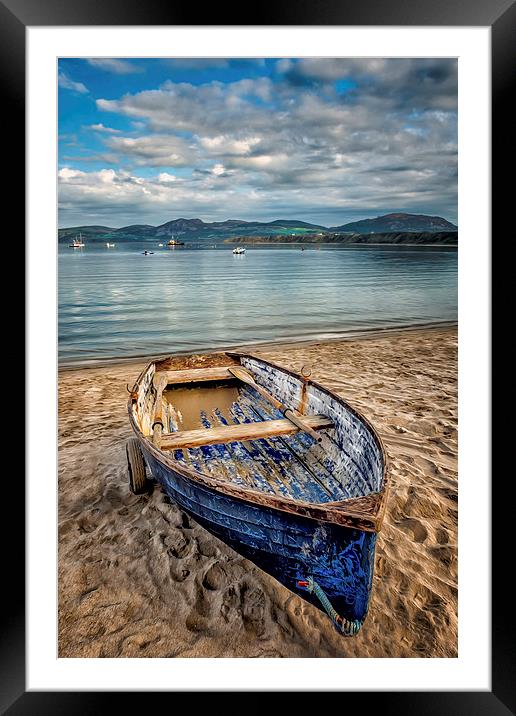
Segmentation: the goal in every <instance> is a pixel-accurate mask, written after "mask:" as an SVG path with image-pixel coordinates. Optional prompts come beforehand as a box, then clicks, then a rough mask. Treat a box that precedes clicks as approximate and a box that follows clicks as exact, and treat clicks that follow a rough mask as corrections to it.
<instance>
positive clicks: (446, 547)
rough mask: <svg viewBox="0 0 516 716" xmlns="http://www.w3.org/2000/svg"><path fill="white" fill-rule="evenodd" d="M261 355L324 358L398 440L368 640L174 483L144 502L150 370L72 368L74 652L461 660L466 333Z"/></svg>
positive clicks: (331, 383) (69, 549) (319, 373)
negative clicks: (292, 585) (258, 559)
mask: <svg viewBox="0 0 516 716" xmlns="http://www.w3.org/2000/svg"><path fill="white" fill-rule="evenodd" d="M255 352H256V353H259V354H261V355H264V356H265V357H268V358H270V359H271V360H274V361H276V362H278V363H280V364H283V365H285V366H287V367H291V368H293V369H296V370H299V369H300V367H301V366H302V365H303V364H310V365H311V366H312V377H313V378H314V379H315V380H317V381H318V382H320V383H322V384H324V385H326V386H327V387H329V388H330V389H332V390H334V391H335V392H337V393H338V394H339V395H342V396H343V397H344V398H345V399H346V400H347V401H348V402H349V403H350V405H351V406H353V407H355V408H356V409H358V410H359V411H360V412H361V413H362V414H363V415H365V416H366V417H367V418H368V419H369V420H370V421H371V422H372V423H373V425H374V426H375V428H376V429H377V430H378V432H379V434H380V435H381V437H382V439H383V441H384V445H385V448H386V451H387V454H388V458H389V463H390V470H391V489H390V493H389V495H388V501H387V510H386V516H385V521H384V524H383V528H382V531H381V532H380V535H379V540H378V546H377V549H376V564H375V576H374V586H373V595H372V599H371V604H370V609H369V615H368V617H367V619H366V622H365V624H364V626H363V628H362V630H361V632H360V633H359V634H358V636H356V637H353V638H344V637H342V636H339V634H338V633H337V632H336V631H335V630H334V628H333V627H332V624H331V622H330V620H329V619H328V618H327V617H326V615H325V614H323V613H322V612H321V611H319V610H318V609H316V608H315V607H312V606H311V605H310V604H308V603H306V602H304V601H303V600H302V599H300V598H299V597H297V596H295V595H294V594H292V593H291V592H290V591H288V590H287V589H286V588H284V587H283V586H281V585H280V584H279V583H278V582H276V581H275V580H274V579H273V578H272V577H270V576H269V575H267V574H265V573H264V572H262V571H261V570H259V569H258V568H257V567H255V566H254V565H253V564H251V563H250V562H249V561H247V560H245V559H243V558H242V557H240V556H239V555H237V554H236V553H235V552H234V551H233V550H231V549H230V548H229V547H227V546H226V545H225V544H223V543H221V542H220V541H219V540H217V539H216V538H215V537H212V536H211V535H210V534H209V533H208V532H206V531H205V530H204V529H203V528H201V527H200V526H198V525H197V524H195V522H194V521H193V520H192V519H191V518H189V517H188V516H187V515H185V514H184V513H182V512H181V511H180V510H179V509H178V508H177V507H176V506H174V505H173V504H170V503H169V502H168V501H167V499H166V498H165V495H164V494H163V493H162V492H161V490H160V489H159V488H157V487H156V488H155V489H154V490H153V492H152V493H151V494H150V495H145V496H142V497H136V496H134V495H132V494H131V493H130V492H129V489H128V482H127V471H126V457H125V441H126V439H127V438H129V437H131V430H130V427H129V422H128V418H127V412H126V402H127V391H126V384H129V385H132V384H133V382H134V380H135V379H136V377H137V376H138V374H139V372H140V371H141V369H142V368H143V366H144V364H145V363H146V362H147V361H138V362H134V363H125V364H122V363H120V364H113V365H109V366H105V367H94V368H80V369H73V370H61V371H60V373H59V656H60V657H265V658H267V657H287V658H288V657H427V658H428V657H456V656H457V508H458V504H457V498H458V489H457V329H456V328H454V327H450V328H433V329H430V328H429V329H417V330H411V331H405V332H398V333H395V332H392V333H390V332H385V333H383V334H375V335H371V336H367V337H361V338H354V339H351V340H340V341H331V342H330V341H329V342H318V343H307V344H305V343H298V344H295V345H289V346H266V347H261V348H260V349H257V350H255Z"/></svg>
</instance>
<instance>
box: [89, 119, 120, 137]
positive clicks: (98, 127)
mask: <svg viewBox="0 0 516 716" xmlns="http://www.w3.org/2000/svg"><path fill="white" fill-rule="evenodd" d="M87 129H93V131H94V132H106V133H107V134H120V132H121V130H120V129H114V128H113V127H105V126H104V125H103V124H102V122H100V123H99V124H89V125H88V126H87Z"/></svg>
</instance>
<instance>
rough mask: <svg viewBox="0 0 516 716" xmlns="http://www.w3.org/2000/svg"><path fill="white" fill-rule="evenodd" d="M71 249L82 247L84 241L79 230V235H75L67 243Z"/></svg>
mask: <svg viewBox="0 0 516 716" xmlns="http://www.w3.org/2000/svg"><path fill="white" fill-rule="evenodd" d="M68 246H69V247H70V248H71V249H82V248H83V246H84V242H83V240H82V234H81V233H80V232H79V237H75V239H74V240H73V241H72V243H71V244H68Z"/></svg>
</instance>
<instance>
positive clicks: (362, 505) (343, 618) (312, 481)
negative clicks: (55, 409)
mask: <svg viewBox="0 0 516 716" xmlns="http://www.w3.org/2000/svg"><path fill="white" fill-rule="evenodd" d="M308 375H309V374H308V373H307V372H306V371H305V375H302V374H300V373H295V372H293V371H290V370H287V369H285V368H282V367H280V366H278V365H275V364H273V363H270V362H268V361H266V360H263V359H262V358H259V357H256V356H253V355H250V354H246V353H235V352H232V353H219V354H211V355H204V356H203V355H197V356H195V355H194V356H188V357H186V358H185V357H169V358H163V359H159V360H155V361H153V362H151V363H150V364H149V365H148V366H147V367H146V368H145V369H144V371H143V372H142V373H141V375H140V376H139V378H138V380H137V381H136V383H135V385H134V387H133V388H132V390H131V391H130V397H129V401H128V411H129V420H130V423H131V427H132V429H133V431H134V433H135V438H133V439H131V440H129V442H128V443H127V457H128V472H129V481H130V486H131V489H132V490H133V492H135V493H137V494H138V493H141V492H145V491H146V490H147V489H148V486H149V481H148V479H147V474H146V466H147V468H148V470H149V471H150V473H151V475H152V477H153V478H154V479H155V480H156V481H157V482H158V483H159V484H160V485H161V488H162V489H163V490H164V491H165V492H166V494H167V495H168V496H169V497H170V498H171V499H172V500H173V501H175V502H176V503H177V504H178V505H179V506H180V507H181V509H183V510H184V511H185V512H187V513H188V514H190V515H191V516H192V517H193V518H194V519H195V520H196V521H197V522H198V523H200V524H201V525H202V526H203V527H205V528H206V529H207V530H209V531H210V532H211V533H212V534H214V535H216V536H217V537H218V538H220V539H221V540H223V541H224V542H226V543H227V544H228V545H230V546H231V547H232V548H233V549H234V550H236V551H237V552H239V553H240V554H242V555H243V556H244V557H246V558H247V559H249V560H251V561H252V562H254V563H255V564H256V565H257V566H258V567H260V568H261V569H263V570H264V571H265V572H268V573H269V574H271V575H272V576H273V577H275V578H276V579H277V580H278V581H279V582H281V583H282V584H283V585H285V586H286V587H287V588H288V589H290V590H291V591H292V592H294V593H295V594H297V595H299V596H300V597H302V598H303V599H305V600H307V601H308V602H310V603H312V604H314V605H315V606H317V607H319V608H320V609H322V610H323V611H326V612H327V614H328V615H329V616H330V618H331V619H332V621H333V623H334V624H335V626H336V628H337V629H338V630H339V631H340V633H342V634H344V635H347V636H350V635H353V634H356V633H357V632H358V630H359V629H360V627H361V626H362V624H363V622H364V619H365V617H366V614H367V610H368V604H369V598H370V594H371V588H372V582H373V568H374V554H375V544H376V538H377V533H378V531H379V529H380V526H381V522H382V518H383V514H384V508H385V499H386V489H387V466H386V456H385V452H384V449H383V447H382V443H381V441H380V439H379V437H378V435H377V434H376V432H375V430H374V429H373V427H372V426H371V425H370V424H369V422H368V421H367V420H366V419H365V418H364V417H362V416H361V415H360V414H359V413H357V412H356V410H354V409H353V408H352V407H351V406H349V405H348V404H347V403H346V402H345V401H344V400H343V399H342V398H340V397H339V396H337V395H335V394H334V393H332V392H331V391H330V390H328V389H327V388H324V387H323V386H322V385H319V384H318V383H315V382H313V381H311V380H310V379H309V377H308Z"/></svg>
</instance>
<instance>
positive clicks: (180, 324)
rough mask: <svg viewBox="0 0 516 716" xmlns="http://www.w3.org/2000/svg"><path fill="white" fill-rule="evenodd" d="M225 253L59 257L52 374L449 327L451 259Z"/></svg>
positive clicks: (284, 250)
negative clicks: (127, 361) (68, 367)
mask: <svg viewBox="0 0 516 716" xmlns="http://www.w3.org/2000/svg"><path fill="white" fill-rule="evenodd" d="M144 249H148V250H150V251H154V254H153V255H149V256H144V255H142V253H141V252H142V251H143V250H144ZM231 249H232V246H229V247H228V245H224V244H218V245H216V247H215V248H213V247H212V246H211V245H210V247H206V246H203V247H202V248H200V247H197V246H196V245H194V244H190V245H187V246H185V247H176V248H166V247H163V248H159V247H158V246H156V245H152V246H151V245H150V244H149V243H145V244H140V243H138V244H136V243H134V244H127V243H119V244H117V245H116V246H115V247H114V248H107V247H105V246H103V245H100V246H95V245H92V244H90V245H87V246H86V247H85V248H84V249H72V248H68V246H67V245H66V246H60V247H59V359H60V363H61V364H65V363H76V362H90V361H105V360H109V359H115V358H129V357H132V356H143V355H145V356H147V355H156V354H166V353H174V352H190V351H192V352H193V351H198V350H206V349H211V348H222V347H229V346H236V345H239V344H249V343H259V342H269V341H290V340H295V339H301V338H305V339H306V338H321V339H322V338H333V337H338V336H343V335H349V334H350V333H353V332H357V331H363V330H370V329H375V328H394V327H398V326H409V325H414V324H416V325H418V324H428V323H434V322H445V321H446V322H448V321H455V320H457V250H456V249H453V248H446V247H443V248H440V247H439V248H436V247H412V246H404V247H400V246H367V247H366V246H353V247H331V246H324V247H323V246H321V247H314V246H313V245H312V246H308V245H307V246H306V247H305V250H304V251H301V247H300V246H299V245H296V246H285V247H280V246H276V247H252V246H251V247H248V248H247V253H246V254H245V255H242V256H237V255H233V254H232V251H231Z"/></svg>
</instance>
